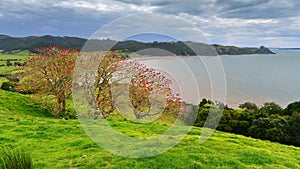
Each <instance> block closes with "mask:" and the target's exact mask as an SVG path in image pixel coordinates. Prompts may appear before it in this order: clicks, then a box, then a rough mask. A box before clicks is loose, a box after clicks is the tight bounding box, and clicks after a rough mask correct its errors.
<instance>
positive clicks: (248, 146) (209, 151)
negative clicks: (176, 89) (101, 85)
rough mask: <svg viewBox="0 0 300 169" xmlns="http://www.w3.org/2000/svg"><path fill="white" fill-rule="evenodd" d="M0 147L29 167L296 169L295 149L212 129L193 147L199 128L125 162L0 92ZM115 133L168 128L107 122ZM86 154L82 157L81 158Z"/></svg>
mask: <svg viewBox="0 0 300 169" xmlns="http://www.w3.org/2000/svg"><path fill="white" fill-rule="evenodd" d="M0 121H1V123H0V133H1V134H0V147H12V148H14V149H24V150H25V151H26V152H29V153H30V155H31V158H32V161H33V165H34V167H35V168H50V169H55V168H58V169H62V168H67V169H68V168H78V169H79V168H139V169H140V168H266V169H267V168H269V169H271V168H272V169H273V168H278V169H279V168H299V167H300V153H299V152H300V148H297V147H293V146H287V145H282V144H279V143H272V142H269V141H261V140H257V139H252V138H248V137H244V136H240V135H235V134H229V133H223V132H218V131H216V132H215V133H214V135H213V136H212V137H210V138H209V139H208V140H207V141H206V142H205V143H203V144H200V143H199V135H200V133H201V128H196V127H194V128H193V129H192V130H191V131H190V133H189V134H188V135H187V136H186V137H185V139H184V140H183V141H182V142H181V143H180V144H178V145H177V146H175V147H174V148H172V149H170V150H169V151H167V152H165V153H162V154H160V155H158V156H155V157H151V158H142V159H130V158H125V157H120V156H116V155H113V154H111V153H109V152H107V151H105V150H104V149H102V148H101V147H99V146H98V145H97V144H95V143H94V142H93V141H92V140H91V139H90V138H89V137H88V136H87V135H86V134H85V132H84V130H83V129H82V127H81V125H80V123H79V122H78V120H61V119H57V118H54V117H52V116H51V115H50V113H49V111H48V110H47V109H45V108H43V107H42V106H41V105H40V104H39V103H33V102H32V100H31V99H30V98H29V97H28V96H24V95H20V94H16V93H11V92H6V91H1V90H0ZM109 123H110V125H111V126H112V127H114V128H115V129H116V130H118V131H120V132H122V133H125V134H127V135H130V136H133V137H142V136H144V135H145V133H146V134H149V135H151V134H155V133H160V132H162V131H163V130H165V129H166V128H167V127H168V125H163V124H160V123H148V124H143V125H141V124H138V123H134V122H130V121H128V120H122V119H120V120H109ZM83 155H86V156H87V157H86V158H82V156H83Z"/></svg>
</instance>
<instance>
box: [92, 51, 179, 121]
mask: <svg viewBox="0 0 300 169" xmlns="http://www.w3.org/2000/svg"><path fill="white" fill-rule="evenodd" d="M99 57H100V60H99V61H100V62H99V63H100V64H99V66H98V70H97V72H96V74H97V75H96V79H95V89H96V99H95V100H96V102H97V106H98V111H96V114H95V119H97V118H98V116H99V115H101V117H102V118H107V117H109V116H110V115H111V114H112V113H113V112H114V111H115V110H116V108H115V106H114V100H115V99H116V98H117V97H121V96H120V95H121V94H122V91H127V90H128V92H129V93H128V94H127V95H126V97H127V98H128V99H129V102H130V104H131V107H132V108H133V114H134V116H135V118H136V119H142V118H145V117H146V116H155V115H158V114H159V112H157V111H156V112H154V111H151V108H153V107H154V105H153V102H155V100H156V99H158V97H157V96H159V98H160V99H163V100H160V101H161V103H164V104H165V108H164V109H163V113H164V114H175V115H178V113H179V112H180V110H181V109H180V108H181V107H183V105H182V103H183V102H182V101H181V100H180V98H178V97H175V96H174V94H173V93H172V91H171V89H170V87H169V85H170V84H171V81H170V80H169V79H168V78H166V76H165V75H164V74H163V73H161V72H159V71H157V70H155V69H152V68H148V67H147V66H146V65H143V64H140V63H138V62H136V61H132V60H126V56H124V55H123V54H122V52H121V51H118V50H110V51H107V52H103V53H101V55H100V56H99ZM113 87H116V88H117V89H114V93H113ZM118 92H119V93H118ZM123 95H124V93H123ZM113 97H114V98H113ZM122 99H126V98H122Z"/></svg>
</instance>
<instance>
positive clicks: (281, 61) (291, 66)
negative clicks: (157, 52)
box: [139, 50, 300, 108]
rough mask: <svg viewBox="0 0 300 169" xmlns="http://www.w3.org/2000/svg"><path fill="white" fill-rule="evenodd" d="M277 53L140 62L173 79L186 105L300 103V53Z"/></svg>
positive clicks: (174, 89)
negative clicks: (207, 101) (206, 101)
mask: <svg viewBox="0 0 300 169" xmlns="http://www.w3.org/2000/svg"><path fill="white" fill-rule="evenodd" d="M273 52H275V53H276V54H251V55H230V56H229V55H221V56H187V57H184V56H182V57H176V56H170V57H153V58H151V57H147V58H145V59H141V60H139V62H141V63H143V64H145V65H147V66H148V67H152V68H155V69H157V70H160V71H162V72H164V73H165V74H166V76H167V77H168V78H169V79H172V84H171V88H172V90H173V91H174V92H175V93H176V95H177V96H178V97H182V99H183V100H184V101H186V102H189V103H192V104H198V103H199V102H200V101H201V99H202V98H208V99H211V100H213V101H219V102H222V103H224V104H227V105H228V106H229V107H232V108H237V107H238V106H239V104H241V103H245V102H253V103H255V104H257V105H262V104H263V103H266V102H276V103H278V104H279V105H280V106H282V107H283V108H284V107H286V106H287V105H288V104H289V103H291V102H295V101H300V50H273Z"/></svg>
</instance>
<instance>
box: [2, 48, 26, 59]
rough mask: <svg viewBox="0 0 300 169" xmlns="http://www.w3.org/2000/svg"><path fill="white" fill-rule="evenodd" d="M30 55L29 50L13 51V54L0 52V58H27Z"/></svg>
mask: <svg viewBox="0 0 300 169" xmlns="http://www.w3.org/2000/svg"><path fill="white" fill-rule="evenodd" d="M28 57H29V51H28V50H24V51H19V52H16V53H12V54H8V53H1V54H0V59H21V60H25V59H26V58H28Z"/></svg>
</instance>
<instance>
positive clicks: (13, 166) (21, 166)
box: [0, 149, 33, 169]
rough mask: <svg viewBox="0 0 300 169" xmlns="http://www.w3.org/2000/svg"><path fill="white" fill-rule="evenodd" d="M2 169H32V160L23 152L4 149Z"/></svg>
mask: <svg viewBox="0 0 300 169" xmlns="http://www.w3.org/2000/svg"><path fill="white" fill-rule="evenodd" d="M0 167H1V169H32V168H33V164H32V159H31V157H30V155H29V154H28V153H26V152H24V151H23V150H8V149H3V151H2V153H1V163H0Z"/></svg>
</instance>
